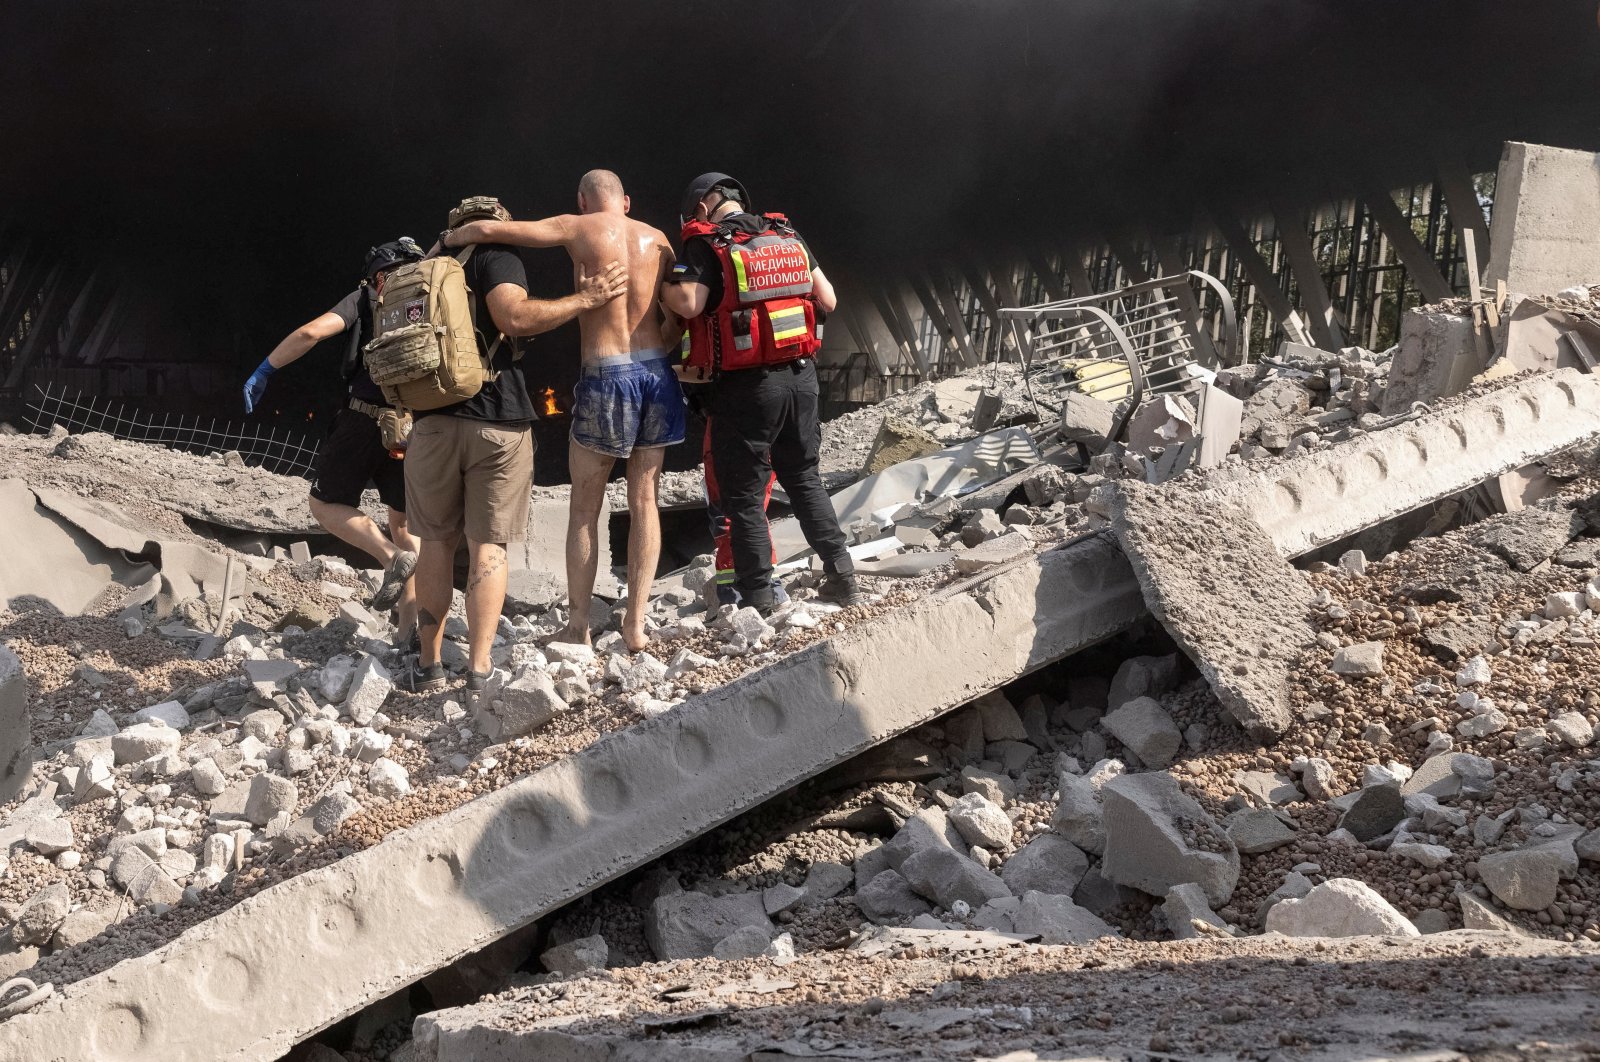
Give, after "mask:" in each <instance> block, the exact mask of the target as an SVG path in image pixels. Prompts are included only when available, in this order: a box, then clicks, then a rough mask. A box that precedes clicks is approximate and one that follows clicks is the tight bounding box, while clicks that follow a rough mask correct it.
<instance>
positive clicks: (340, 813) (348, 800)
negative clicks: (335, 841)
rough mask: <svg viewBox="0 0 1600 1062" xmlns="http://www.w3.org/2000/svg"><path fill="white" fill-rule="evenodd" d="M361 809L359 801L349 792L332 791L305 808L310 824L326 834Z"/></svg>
mask: <svg viewBox="0 0 1600 1062" xmlns="http://www.w3.org/2000/svg"><path fill="white" fill-rule="evenodd" d="M360 810H361V801H359V800H357V799H356V798H355V797H353V796H351V795H350V794H349V793H344V792H339V791H337V790H336V791H334V792H332V793H329V794H328V795H327V796H325V797H323V798H322V799H321V800H319V801H317V802H316V803H315V804H313V805H311V807H309V808H308V809H306V813H307V814H308V815H310V816H311V825H312V828H314V829H315V830H316V831H317V832H318V833H320V834H322V835H323V836H327V835H328V834H330V833H332V832H333V831H334V830H336V829H338V827H339V824H340V823H341V822H343V821H344V820H345V819H348V818H349V817H350V816H351V815H354V814H355V813H356V812H358V811H360Z"/></svg>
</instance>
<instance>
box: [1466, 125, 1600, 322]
mask: <svg viewBox="0 0 1600 1062" xmlns="http://www.w3.org/2000/svg"><path fill="white" fill-rule="evenodd" d="M1594 172H1595V156H1594V155H1593V154H1591V153H1590V152H1587V151H1575V150H1569V149H1566V148H1555V147H1547V146H1545V145H1542V144H1524V143H1519V142H1516V141H1512V142H1509V143H1507V144H1506V145H1505V148H1504V151H1503V153H1502V155H1501V158H1500V168H1499V170H1498V173H1497V176H1496V181H1495V206H1494V221H1493V228H1492V229H1491V230H1490V234H1489V265H1488V268H1487V269H1486V270H1485V273H1484V278H1483V281H1484V286H1485V287H1489V288H1491V289H1492V288H1493V287H1494V286H1495V282H1496V281H1502V280H1503V281H1505V283H1506V286H1507V287H1508V288H1509V289H1510V290H1512V291H1524V292H1556V291H1561V290H1562V289H1564V288H1568V287H1570V286H1572V285H1574V284H1584V285H1587V284H1589V283H1592V282H1593V281H1595V280H1596V279H1597V278H1600V241H1597V240H1596V238H1595V236H1594V233H1593V231H1592V223H1593V219H1595V218H1597V217H1600V189H1597V188H1596V187H1595V184H1594Z"/></svg>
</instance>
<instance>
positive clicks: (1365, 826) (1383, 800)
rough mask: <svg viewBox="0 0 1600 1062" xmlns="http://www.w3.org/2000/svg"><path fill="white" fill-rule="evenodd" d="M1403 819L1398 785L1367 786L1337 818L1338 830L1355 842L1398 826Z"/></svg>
mask: <svg viewBox="0 0 1600 1062" xmlns="http://www.w3.org/2000/svg"><path fill="white" fill-rule="evenodd" d="M1405 817H1406V803H1405V799H1404V797H1403V796H1402V794H1401V790H1400V786H1399V785H1396V784H1394V783H1388V784H1384V785H1369V786H1367V787H1366V788H1365V789H1363V790H1361V792H1360V793H1359V794H1358V795H1357V796H1356V799H1355V802H1354V803H1352V804H1351V805H1350V807H1349V808H1348V809H1346V810H1345V813H1344V814H1343V815H1342V816H1341V817H1340V818H1339V829H1341V830H1347V831H1349V833H1350V835H1351V836H1352V837H1354V838H1355V839H1356V840H1358V841H1370V840H1372V839H1373V838H1375V837H1382V836H1383V835H1384V834H1386V833H1388V832H1389V831H1390V830H1392V829H1394V828H1395V827H1396V826H1398V825H1400V821H1401V820H1402V819H1404V818H1405Z"/></svg>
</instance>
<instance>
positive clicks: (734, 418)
mask: <svg viewBox="0 0 1600 1062" xmlns="http://www.w3.org/2000/svg"><path fill="white" fill-rule="evenodd" d="M710 407H711V452H712V456H713V457H714V459H715V461H716V467H717V483H718V485H719V486H720V487H721V488H722V510H723V512H724V513H726V514H727V517H728V522H729V523H730V524H731V525H732V537H733V568H734V572H735V574H736V576H737V579H738V583H739V592H740V593H741V594H743V595H745V597H746V598H749V597H750V596H751V595H752V594H753V593H756V592H758V591H759V592H764V591H766V590H767V588H768V587H769V585H770V582H771V579H772V538H771V535H770V534H769V533H768V531H767V518H766V513H765V512H764V511H763V510H764V505H763V503H764V501H765V500H766V490H767V480H768V477H769V476H770V475H771V474H772V473H777V476H778V482H779V483H781V484H782V485H783V489H784V491H785V492H786V493H787V494H788V495H789V504H790V506H791V507H792V508H793V509H794V515H795V518H796V519H797V520H798V521H799V522H800V530H801V532H802V533H803V534H804V535H805V536H806V541H807V542H809V543H810V544H811V548H812V549H814V550H816V551H817V555H818V556H819V557H821V558H822V563H823V566H824V568H825V570H827V571H828V572H829V573H830V574H835V573H845V572H851V571H854V570H855V566H854V564H853V563H852V562H851V560H850V554H849V551H848V550H847V549H846V548H845V538H844V532H843V531H842V530H840V528H839V518H838V517H837V516H835V515H834V512H833V503H832V502H831V501H829V499H828V494H827V492H826V491H824V490H823V489H822V479H821V477H820V476H819V475H818V473H817V457H818V451H819V450H820V449H821V446H822V425H821V422H820V421H818V419H817V369H816V366H815V365H814V364H813V363H812V361H811V359H810V358H803V359H801V360H799V361H793V362H789V363H788V364H786V365H779V366H777V367H775V368H771V369H743V370H740V371H739V372H728V373H723V374H722V375H721V376H720V377H719V378H718V379H717V382H716V384H714V385H713V390H712V394H711V402H710Z"/></svg>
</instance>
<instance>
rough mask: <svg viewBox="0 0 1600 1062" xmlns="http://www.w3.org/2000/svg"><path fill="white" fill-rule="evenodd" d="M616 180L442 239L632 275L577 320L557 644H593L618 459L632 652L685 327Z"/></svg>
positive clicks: (677, 417)
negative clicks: (570, 204)
mask: <svg viewBox="0 0 1600 1062" xmlns="http://www.w3.org/2000/svg"><path fill="white" fill-rule="evenodd" d="M629 207H630V203H629V200H628V197H627V195H625V194H624V193H623V191H622V181H621V180H619V179H618V178H617V175H616V174H614V173H612V172H611V171H610V170H590V171H589V172H588V173H586V174H584V175H583V179H582V180H581V181H580V182H579V183H578V213H577V214H563V215H561V216H560V217H553V218H545V219H544V220H542V221H474V222H472V223H471V224H468V225H463V226H461V227H460V228H458V229H455V230H453V231H451V232H449V233H447V234H446V235H445V238H444V242H445V246H447V247H461V246H464V245H466V244H469V243H501V244H512V245H516V246H522V247H565V248H566V249H567V253H568V254H569V255H570V256H571V258H572V270H573V276H574V278H576V277H577V276H578V274H579V272H580V271H583V272H587V273H594V272H596V271H597V270H598V269H599V268H601V267H603V266H605V265H607V264H608V263H611V262H621V263H622V264H623V265H624V266H625V267H626V268H627V271H628V292H627V294H626V295H624V296H623V297H621V298H618V299H613V300H612V301H610V302H608V303H606V304H605V305H603V306H599V307H596V308H595V309H592V310H587V311H585V312H584V313H582V314H580V315H579V317H578V327H579V329H580V330H581V332H582V335H583V375H582V377H581V378H580V379H579V380H578V385H577V387H576V388H575V393H574V398H575V402H574V404H573V407H572V433H571V435H572V445H571V446H570V447H569V448H568V451H567V452H568V458H567V460H568V465H569V467H570V470H571V473H572V501H571V509H570V511H569V514H568V517H567V599H568V602H569V604H570V606H571V609H572V612H571V618H570V619H569V620H568V623H567V629H566V630H565V631H564V632H562V634H561V635H560V636H559V640H560V641H564V642H578V643H580V644H584V645H587V644H588V643H589V602H590V601H591V600H592V595H593V593H594V580H595V570H596V567H597V565H598V563H599V550H598V549H597V545H596V543H597V540H598V536H599V533H600V514H601V512H602V511H603V510H604V508H605V504H606V482H607V481H608V480H609V479H610V478H611V469H612V466H613V464H615V462H616V461H617V460H619V459H624V460H626V461H627V462H628V465H627V479H628V514H629V516H630V517H631V521H630V526H629V534H628V607H627V612H626V614H625V615H624V617H623V622H622V637H623V640H624V642H626V644H627V646H628V648H629V649H631V650H633V651H634V652H638V651H639V650H641V649H644V648H645V647H646V646H647V645H649V644H650V639H649V636H648V635H647V634H646V633H645V629H644V615H645V605H646V604H648V603H649V598H650V584H651V583H652V582H653V581H654V580H655V575H656V562H657V560H658V559H659V558H660V555H661V520H660V515H659V513H658V512H657V509H656V489H657V484H658V482H659V480H660V477H661V467H662V463H663V459H664V457H665V454H666V448H667V447H668V446H672V445H674V444H675V443H679V442H682V441H683V437H684V431H685V428H686V423H685V413H684V404H683V392H682V391H681V390H680V389H679V386H678V378H677V376H676V375H675V374H674V373H673V371H672V365H673V362H672V360H671V359H670V358H669V355H668V351H669V350H671V349H672V347H674V346H675V345H676V343H677V339H678V335H679V333H680V331H681V329H680V327H679V325H678V322H677V320H676V319H675V318H670V315H667V317H664V315H663V311H662V310H661V308H660V306H659V305H658V304H657V301H656V292H657V291H658V290H660V287H661V281H662V279H663V278H665V277H666V275H667V274H668V273H669V272H670V271H671V269H672V264H673V261H674V256H673V251H672V245H671V244H670V243H668V242H667V238H666V236H665V235H663V234H662V232H661V231H660V230H659V229H654V228H651V227H650V226H649V225H646V224H644V223H642V222H638V221H634V220H632V219H631V218H629V217H628V210H629Z"/></svg>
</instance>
